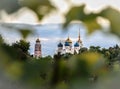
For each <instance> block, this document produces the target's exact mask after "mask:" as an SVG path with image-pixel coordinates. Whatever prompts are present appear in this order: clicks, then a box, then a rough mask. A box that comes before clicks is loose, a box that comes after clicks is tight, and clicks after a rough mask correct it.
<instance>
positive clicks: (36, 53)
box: [34, 39, 42, 59]
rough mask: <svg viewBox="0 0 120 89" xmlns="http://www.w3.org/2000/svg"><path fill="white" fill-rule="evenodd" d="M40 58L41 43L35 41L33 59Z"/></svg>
mask: <svg viewBox="0 0 120 89" xmlns="http://www.w3.org/2000/svg"><path fill="white" fill-rule="evenodd" d="M41 56H42V54H41V43H40V40H39V39H37V40H36V44H35V50H34V57H35V58H37V59H38V58H40V57H41Z"/></svg>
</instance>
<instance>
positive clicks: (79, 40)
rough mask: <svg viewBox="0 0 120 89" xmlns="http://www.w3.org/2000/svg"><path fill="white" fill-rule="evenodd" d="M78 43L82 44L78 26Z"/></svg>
mask: <svg viewBox="0 0 120 89" xmlns="http://www.w3.org/2000/svg"><path fill="white" fill-rule="evenodd" d="M78 43H79V44H80V45H81V46H83V44H82V41H81V38H80V28H79V33H78Z"/></svg>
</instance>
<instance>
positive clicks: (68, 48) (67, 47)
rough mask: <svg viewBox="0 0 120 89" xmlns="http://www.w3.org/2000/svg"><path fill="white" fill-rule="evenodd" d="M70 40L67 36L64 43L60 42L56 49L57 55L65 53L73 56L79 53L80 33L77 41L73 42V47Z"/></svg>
mask: <svg viewBox="0 0 120 89" xmlns="http://www.w3.org/2000/svg"><path fill="white" fill-rule="evenodd" d="M72 45H73V44H72V40H71V39H70V37H69V36H68V38H67V39H66V40H65V41H64V43H62V42H60V43H59V44H58V48H57V54H58V53H60V54H65V53H70V54H74V53H77V54H78V53H79V50H80V48H81V47H82V46H83V44H82V41H81V39H80V31H79V34H78V40H77V41H76V42H75V44H74V47H72Z"/></svg>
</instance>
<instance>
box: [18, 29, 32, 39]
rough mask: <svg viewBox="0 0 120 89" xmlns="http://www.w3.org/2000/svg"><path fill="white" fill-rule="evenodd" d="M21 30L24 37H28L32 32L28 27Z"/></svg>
mask: <svg viewBox="0 0 120 89" xmlns="http://www.w3.org/2000/svg"><path fill="white" fill-rule="evenodd" d="M19 32H20V34H21V36H22V37H23V38H24V39H26V38H27V36H28V35H29V34H31V33H32V31H31V30H28V29H20V30H19Z"/></svg>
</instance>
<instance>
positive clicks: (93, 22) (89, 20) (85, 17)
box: [64, 5, 101, 33]
mask: <svg viewBox="0 0 120 89" xmlns="http://www.w3.org/2000/svg"><path fill="white" fill-rule="evenodd" d="M84 9H85V5H81V6H77V7H72V8H71V9H70V11H69V12H68V13H67V14H66V23H65V24H64V27H66V26H67V25H68V24H69V23H70V22H71V21H75V20H79V21H82V22H83V23H84V25H85V26H86V27H87V29H88V33H92V32H94V31H95V30H98V29H100V28H101V26H100V25H99V24H98V22H97V17H98V16H99V13H89V14H86V13H85V12H84Z"/></svg>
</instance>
